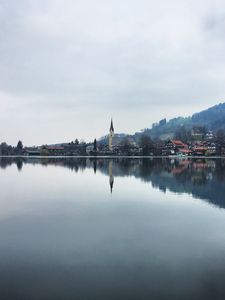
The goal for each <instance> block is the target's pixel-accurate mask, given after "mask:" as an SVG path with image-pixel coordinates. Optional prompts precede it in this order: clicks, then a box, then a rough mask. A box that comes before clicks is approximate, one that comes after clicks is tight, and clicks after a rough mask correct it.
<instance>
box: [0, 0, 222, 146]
mask: <svg viewBox="0 0 225 300" xmlns="http://www.w3.org/2000/svg"><path fill="white" fill-rule="evenodd" d="M224 16H225V4H224V2H223V1H219V0H218V1H211V0H207V1H203V0H201V1H197V2H196V1H193V0H189V1H188V0H186V1H178V0H177V1H175V0H174V1H169V2H168V1H163V0H160V1H157V3H156V2H155V1H149V0H148V1H147V0H140V1H137V0H129V1H128V0H124V1H119V0H114V1H112V0H108V1H105V0H104V1H103V0H92V1H91V0H85V1H79V0H78V1H72V0H67V1H62V0H54V1H53V0H45V1H44V0H41V1H30V0H21V1H19V2H18V1H15V0H8V1H5V0H0V104H2V107H1V108H0V111H1V112H3V111H4V121H3V120H0V128H4V130H3V129H2V130H1V131H0V134H1V136H2V138H4V139H7V140H8V141H9V142H11V141H12V142H15V141H17V136H18V131H19V133H20V136H22V137H23V138H24V139H25V140H26V141H27V143H31V144H33V143H41V142H42V141H43V143H44V142H48V140H51V141H52V142H54V141H53V139H57V140H64V139H66V138H68V139H73V138H74V135H76V137H77V136H79V137H80V138H81V137H84V138H85V139H93V138H94V137H95V136H97V137H98V136H99V135H103V134H105V133H106V132H104V128H105V131H107V130H108V123H107V121H108V119H110V117H111V115H113V116H114V118H115V119H116V122H117V125H118V126H117V129H118V131H120V132H122V131H125V132H134V131H137V130H139V129H141V128H143V127H147V126H150V125H151V123H153V122H155V121H157V120H158V119H160V118H163V117H164V116H165V117H167V118H169V117H175V116H176V115H177V114H181V115H187V114H191V113H192V112H196V111H197V110H199V109H202V108H206V107H208V106H210V105H214V104H216V103H217V102H221V101H223V98H224V93H225V87H224V80H225V71H224V67H223V66H224V63H225V51H224V50H225V41H224V34H223V33H224ZM15 111H16V112H17V113H15ZM12 117H13V122H12ZM38 118H39V119H40V122H41V124H43V125H41V126H40V125H39V126H40V127H42V126H43V127H44V128H45V130H44V132H38V131H37V128H36V126H37V123H38ZM1 119H2V118H1ZM32 119H33V120H35V122H32ZM28 120H29V124H30V125H29V130H27V129H25V128H26V126H25V124H26V123H27V122H28ZM59 120H60V121H59ZM62 120H63V121H62ZM57 121H58V123H57ZM3 122H4V123H3ZM90 122H92V123H93V124H94V126H91V127H90ZM53 127H55V132H54V134H52V128H53ZM68 128H70V129H68ZM71 128H75V129H74V131H76V132H75V133H73V132H74V131H73V130H71ZM34 133H35V134H34ZM1 136H0V139H2V138H1Z"/></svg>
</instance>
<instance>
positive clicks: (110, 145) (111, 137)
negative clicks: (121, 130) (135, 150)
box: [109, 119, 114, 151]
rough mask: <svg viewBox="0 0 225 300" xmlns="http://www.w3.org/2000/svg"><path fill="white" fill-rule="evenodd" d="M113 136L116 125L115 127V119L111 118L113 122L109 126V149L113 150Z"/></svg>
mask: <svg viewBox="0 0 225 300" xmlns="http://www.w3.org/2000/svg"><path fill="white" fill-rule="evenodd" d="M113 137H114V127H113V120H112V119H111V124H110V128H109V150H110V151H112V150H113Z"/></svg>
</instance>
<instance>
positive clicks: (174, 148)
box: [162, 139, 191, 155]
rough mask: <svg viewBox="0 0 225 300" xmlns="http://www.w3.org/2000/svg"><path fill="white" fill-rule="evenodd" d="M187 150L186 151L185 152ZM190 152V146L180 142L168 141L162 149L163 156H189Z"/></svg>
mask: <svg viewBox="0 0 225 300" xmlns="http://www.w3.org/2000/svg"><path fill="white" fill-rule="evenodd" d="M184 150H185V151H184ZM189 151H190V150H189V149H188V145H186V144H185V143H183V142H182V141H180V140H172V139H171V140H168V141H167V142H165V144H164V146H163V148H162V155H177V154H179V153H182V152H183V153H185V154H188V153H190V152H191V151H190V152H189Z"/></svg>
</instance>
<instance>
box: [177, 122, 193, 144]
mask: <svg viewBox="0 0 225 300" xmlns="http://www.w3.org/2000/svg"><path fill="white" fill-rule="evenodd" d="M175 138H176V139H177V140H181V141H182V142H187V141H189V140H190V139H191V131H190V130H187V129H186V128H185V127H184V126H181V127H179V128H178V129H177V130H176V132H175Z"/></svg>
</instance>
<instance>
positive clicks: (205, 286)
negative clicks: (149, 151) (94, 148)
mask: <svg viewBox="0 0 225 300" xmlns="http://www.w3.org/2000/svg"><path fill="white" fill-rule="evenodd" d="M224 179H225V163H224V160H223V159H215V160H207V159H203V160H202V159H197V160H177V159H125V158H117V159H103V158H102V159H101V158H99V159H94V158H93V159H91V158H63V159H60V158H47V159H42V158H38V159H36V158H2V159H0V191H1V197H0V240H1V243H0V292H1V297H0V298H1V299H4V300H11V299H13V300H17V299H18V300H20V299H22V300H39V299H45V300H53V299H54V300H61V299H65V300H74V299H78V300H80V299H85V300H89V299H90V300H93V299H98V300H99V299H104V300H105V299H107V300H114V299H134V300H136V299H146V300H147V299H153V300H165V299H166V300H170V299H171V300H178V299H179V300H180V299H184V300H186V299H187V300H190V299H191V300H211V299H213V300H220V299H221V300H222V299H225V287H224V278H225V255H224V253H225V235H224V228H225V211H224V210H223V209H218V207H220V208H225V202H224V193H225V187H224ZM171 192H172V193H171ZM192 196H193V197H196V198H199V199H202V200H204V201H196V199H193V197H192ZM206 201H207V202H208V203H210V204H213V205H208V204H207V202H206Z"/></svg>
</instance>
